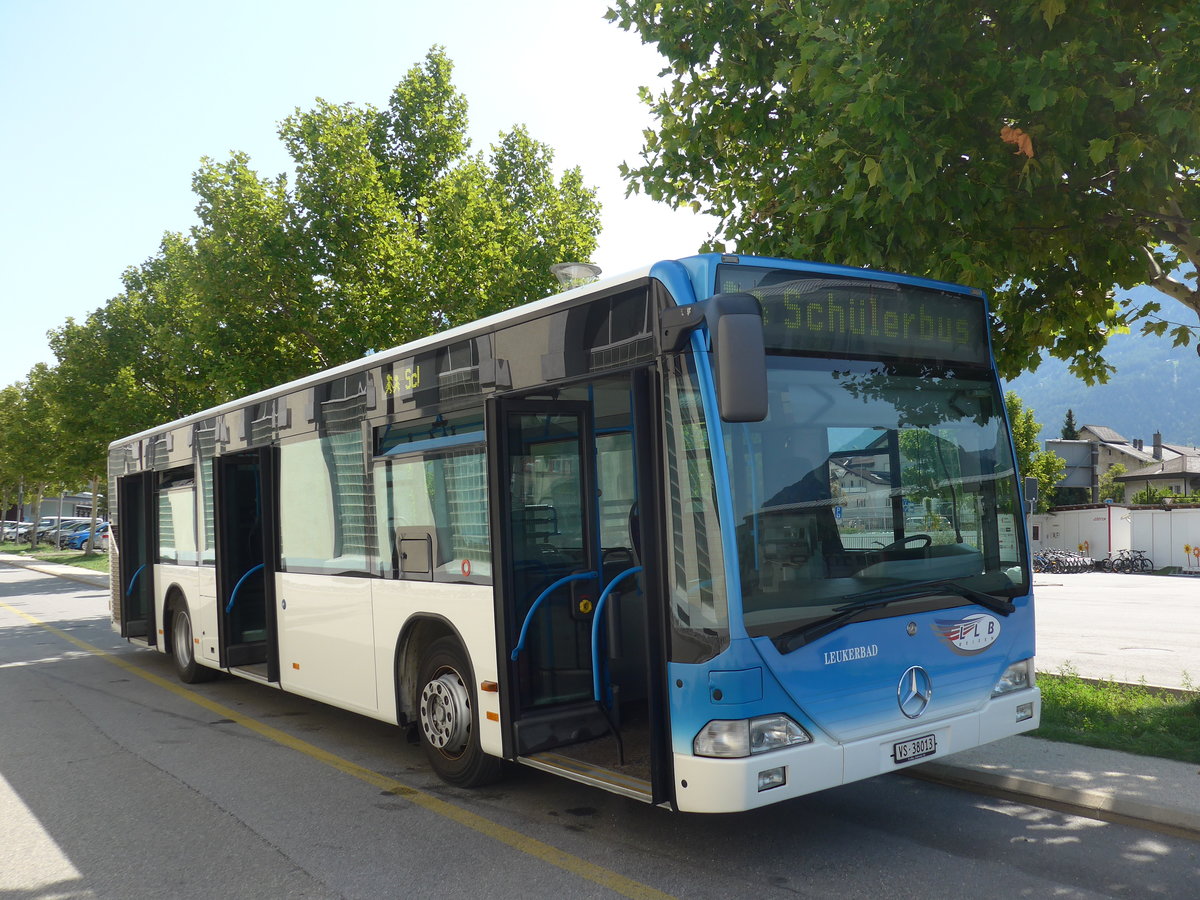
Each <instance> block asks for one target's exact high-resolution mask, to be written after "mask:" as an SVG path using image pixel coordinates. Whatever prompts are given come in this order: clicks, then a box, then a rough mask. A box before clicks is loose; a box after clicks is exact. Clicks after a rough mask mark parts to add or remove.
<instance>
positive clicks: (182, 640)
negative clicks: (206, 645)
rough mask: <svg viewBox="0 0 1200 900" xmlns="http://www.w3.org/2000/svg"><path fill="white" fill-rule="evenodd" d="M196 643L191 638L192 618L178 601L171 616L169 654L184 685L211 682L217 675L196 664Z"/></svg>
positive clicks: (182, 603)
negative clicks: (173, 658) (172, 657)
mask: <svg viewBox="0 0 1200 900" xmlns="http://www.w3.org/2000/svg"><path fill="white" fill-rule="evenodd" d="M195 648H196V642H195V640H194V639H193V637H192V616H191V613H189V612H188V608H187V604H186V603H184V602H183V601H182V600H180V601H179V602H178V603H177V604H176V605H175V609H174V612H173V613H172V616H171V654H172V655H173V656H174V657H175V671H176V672H178V673H179V680H180V681H182V682H183V683H184V684H198V683H199V682H201V681H211V680H212V679H213V677H214V676H215V675H216V674H217V673H216V672H214V671H213V670H212V669H210V668H208V667H206V666H202V665H200V663H198V662H196V649H195Z"/></svg>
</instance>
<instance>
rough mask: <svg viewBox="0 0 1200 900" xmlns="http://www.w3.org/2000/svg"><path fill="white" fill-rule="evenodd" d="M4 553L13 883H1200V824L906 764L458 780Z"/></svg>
mask: <svg viewBox="0 0 1200 900" xmlns="http://www.w3.org/2000/svg"><path fill="white" fill-rule="evenodd" d="M104 604H105V595H104V593H103V592H101V591H97V590H93V589H88V588H84V587H81V586H80V585H77V584H71V583H69V582H65V581H61V580H58V579H55V578H52V577H49V576H44V575H40V574H37V573H34V572H29V571H26V570H20V569H13V568H9V567H7V566H2V565H0V900H35V898H36V900H51V898H65V900H75V898H114V900H115V898H120V900H139V898H160V897H171V898H178V900H185V898H191V897H197V898H199V897H204V898H209V897H219V896H234V897H254V898H258V900H269V898H276V897H278V898H284V897H288V898H290V897H313V898H317V897H346V898H360V897H361V898H376V897H471V898H492V897H496V898H502V897H503V898H507V897H521V898H525V900H531V898H541V897H554V898H563V897H614V896H629V897H664V896H676V897H688V898H729V897H772V896H778V897H788V896H802V897H822V898H824V897H830V896H836V897H838V898H859V897H862V898H868V897H869V898H872V900H879V898H891V897H905V898H906V897H922V898H955V900H958V898H962V897H968V896H969V897H972V898H1011V897H1051V896H1053V897H1059V898H1097V897H1176V898H1191V897H1194V896H1196V885H1197V884H1200V845H1197V844H1195V843H1192V842H1189V841H1185V840H1182V839H1173V838H1169V837H1163V836H1159V835H1152V834H1148V833H1146V832H1142V831H1138V830H1136V829H1133V828H1129V827H1125V826H1119V825H1111V824H1105V823H1102V822H1097V821H1093V820H1090V819H1083V818H1077V817H1073V816H1069V815H1065V814H1062V813H1057V812H1053V811H1050V810H1045V809H1038V808H1035V807H1030V806H1025V805H1021V804H1018V803H1013V802H1010V801H1004V800H996V799H990V798H986V797H980V796H977V795H973V794H968V793H964V792H961V791H955V790H953V789H949V788H944V787H940V786H937V785H933V784H927V783H923V782H920V781H917V780H914V779H909V778H906V777H903V776H899V775H893V776H888V777H884V778H877V779H873V780H871V781H868V782H864V783H861V784H857V785H851V786H848V787H845V788H839V789H835V790H830V791H825V792H822V793H820V794H816V795H813V796H810V797H805V798H800V799H798V800H795V801H791V802H788V803H785V804H781V805H778V806H776V807H771V808H768V809H765V810H759V811H756V812H752V813H744V814H737V815H726V816H687V815H680V814H674V813H670V812H667V811H665V810H660V809H655V808H650V807H646V806H643V805H641V804H638V803H636V802H634V801H630V800H626V799H624V798H620V797H616V796H612V795H609V794H605V793H603V792H600V791H597V790H593V789H590V788H585V787H582V786H579V785H575V784H572V783H570V782H566V781H563V780H561V779H558V778H554V777H552V776H549V775H546V774H543V773H540V772H535V771H533V770H527V769H515V770H514V771H513V772H512V773H511V774H510V777H509V778H508V779H507V780H506V781H504V782H502V783H501V784H499V785H496V786H494V787H492V788H489V789H486V790H480V791H460V790H456V789H452V788H449V787H447V786H445V785H443V784H441V783H440V782H439V781H437V780H436V779H435V778H434V777H433V776H432V774H431V773H430V772H429V770H428V767H427V766H426V765H425V762H424V759H423V757H422V756H421V754H420V753H419V751H418V749H417V748H416V747H414V746H411V745H408V744H407V743H405V742H404V740H403V738H402V736H401V735H400V733H399V732H398V731H397V730H396V729H395V728H392V727H389V726H386V725H384V724H382V723H377V722H373V721H371V720H368V719H364V718H361V717H358V716H355V715H353V714H350V713H344V712H341V711H338V710H333V709H329V708H327V707H324V706H322V705H320V704H317V703H313V702H310V701H307V700H304V699H303V698H298V697H291V696H288V695H285V694H282V693H280V692H278V691H274V690H271V689H268V688H265V687H262V686H260V685H255V684H251V683H248V682H243V681H239V680H237V679H233V678H223V679H220V680H218V681H215V682H212V683H209V684H204V685H198V686H186V685H180V684H179V683H178V682H177V681H176V680H175V678H174V675H173V670H172V667H171V664H170V660H169V658H167V657H165V656H162V655H159V654H156V653H153V652H150V651H146V650H140V649H137V648H134V647H131V646H130V645H128V644H126V643H124V642H123V641H121V640H120V639H119V638H117V637H116V636H115V635H114V634H113V633H112V631H111V630H110V628H109V626H108V622H107V618H106V611H105V605H104Z"/></svg>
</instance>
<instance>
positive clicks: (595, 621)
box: [592, 566, 642, 703]
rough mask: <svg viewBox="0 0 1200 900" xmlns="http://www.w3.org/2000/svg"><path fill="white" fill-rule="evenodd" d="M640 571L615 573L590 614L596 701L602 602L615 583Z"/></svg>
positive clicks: (602, 612)
mask: <svg viewBox="0 0 1200 900" xmlns="http://www.w3.org/2000/svg"><path fill="white" fill-rule="evenodd" d="M640 571H642V567H641V566H632V567H631V568H628V569H626V570H625V571H624V572H622V573H621V574H620V575H617V576H616V577H615V578H613V580H612V581H610V582H609V583H608V584H607V585H605V587H604V590H603V591H601V592H600V599H598V600H597V601H596V612H595V614H594V615H593V616H592V696H593V698H594V699H595V701H596V702H597V703H600V702H601V699H600V698H601V693H600V620H601V617H602V616H603V615H604V603H605V601H607V600H608V595H609V594H611V593H612V592H613V588H615V587H616V586H617V583H618V582H619V581H621V580H622V579H624V578H627V577H629V576H630V575H636V574H637V573H638V572H640Z"/></svg>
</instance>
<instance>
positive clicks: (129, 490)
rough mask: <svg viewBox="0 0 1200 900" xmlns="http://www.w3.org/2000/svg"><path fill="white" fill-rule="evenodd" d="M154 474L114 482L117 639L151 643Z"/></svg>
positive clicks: (125, 476) (152, 624)
mask: <svg viewBox="0 0 1200 900" xmlns="http://www.w3.org/2000/svg"><path fill="white" fill-rule="evenodd" d="M154 477H155V473H154V472H138V473H136V474H133V475H123V476H121V477H120V478H118V479H117V512H118V521H117V523H116V527H117V546H116V550H117V576H118V585H117V591H116V601H117V603H118V604H119V606H120V614H119V615H118V616H117V621H118V622H119V623H120V633H121V637H124V638H140V639H142V640H144V641H146V642H147V643H154V636H155V634H156V627H155V622H154V561H155V560H154V556H155V552H156V548H155V505H154V503H155V492H154Z"/></svg>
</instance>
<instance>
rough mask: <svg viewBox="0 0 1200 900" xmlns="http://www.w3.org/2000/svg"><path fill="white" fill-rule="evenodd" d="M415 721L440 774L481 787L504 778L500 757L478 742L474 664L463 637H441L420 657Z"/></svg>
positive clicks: (447, 779)
mask: <svg viewBox="0 0 1200 900" xmlns="http://www.w3.org/2000/svg"><path fill="white" fill-rule="evenodd" d="M418 671H419V678H418V684H419V685H420V694H419V696H418V697H417V724H418V726H419V727H418V733H419V737H420V741H421V746H422V747H424V748H425V756H426V757H427V758H428V759H429V765H430V766H431V767H432V768H433V771H434V772H435V773H436V774H437V776H438V777H439V778H441V779H442V780H443V781H445V782H448V783H449V784H453V785H456V786H458V787H478V786H480V785H484V784H488V783H490V782H493V781H495V780H496V779H497V778H499V777H500V772H501V770H500V766H501V762H500V760H499V759H496V758H495V757H493V756H488V755H487V754H486V753H484V752H483V750H482V749H481V748H480V746H479V731H478V728H477V719H476V710H475V704H474V702H473V696H472V684H473V682H472V678H471V667H470V664H469V663H468V662H467V659H466V653H465V652H464V651H463V649H462V646H461V645H460V644H459V642H458V641H457V640H456V639H455V638H453V637H450V636H446V637H441V638H438V639H437V640H436V641H434V642H433V643H432V644H430V645H429V647H428V648H427V649H426V650H425V652H424V653H423V654H422V656H421V664H420V667H419V670H418Z"/></svg>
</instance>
